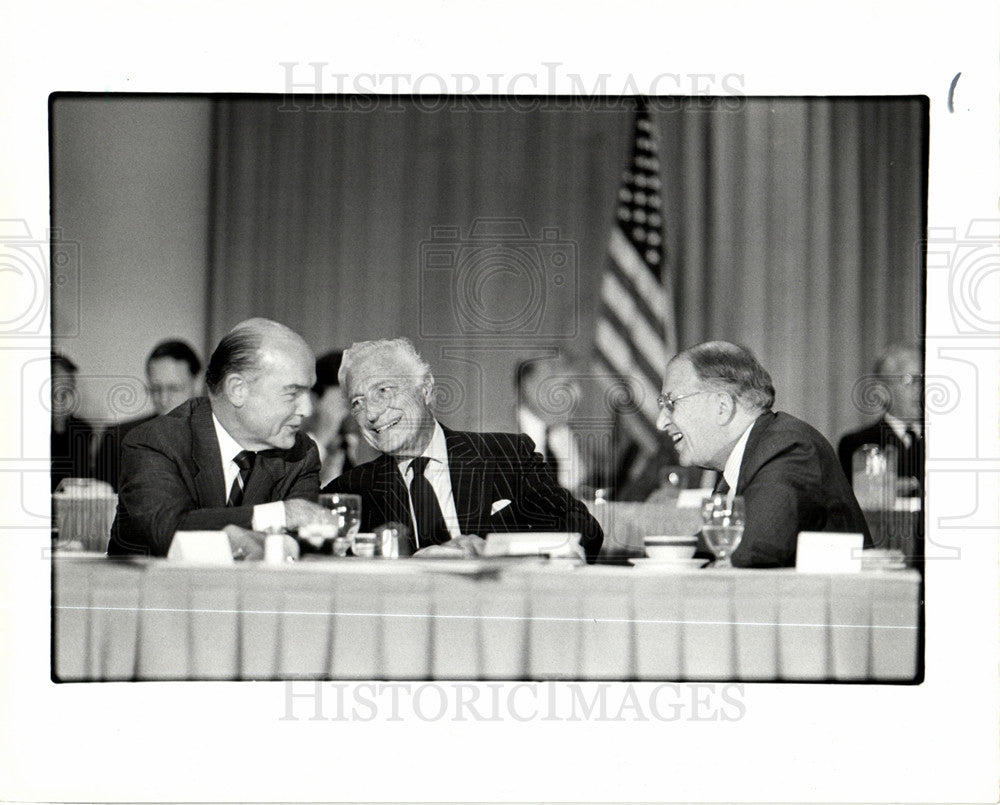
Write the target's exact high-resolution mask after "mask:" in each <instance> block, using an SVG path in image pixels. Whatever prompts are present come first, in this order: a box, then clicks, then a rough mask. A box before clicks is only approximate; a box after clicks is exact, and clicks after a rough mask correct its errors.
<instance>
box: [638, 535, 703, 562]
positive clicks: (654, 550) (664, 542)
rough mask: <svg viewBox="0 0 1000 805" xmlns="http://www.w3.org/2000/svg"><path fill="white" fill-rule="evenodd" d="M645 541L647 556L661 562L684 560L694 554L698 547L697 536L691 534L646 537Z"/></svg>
mask: <svg viewBox="0 0 1000 805" xmlns="http://www.w3.org/2000/svg"><path fill="white" fill-rule="evenodd" d="M645 543H646V556H648V557H649V558H650V559H656V560H657V561H660V562H683V561H685V560H687V559H690V558H691V557H692V556H694V552H695V549H696V548H697V547H698V540H697V538H695V537H693V536H691V535H687V536H683V537H671V536H652V537H646V539H645Z"/></svg>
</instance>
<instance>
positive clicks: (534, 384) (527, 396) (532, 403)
mask: <svg viewBox="0 0 1000 805" xmlns="http://www.w3.org/2000/svg"><path fill="white" fill-rule="evenodd" d="M515 391H516V392H517V426H518V429H519V430H520V431H521V433H524V434H526V435H527V436H528V437H529V438H530V439H531V440H532V441H533V442H534V443H535V448H536V449H537V450H538V452H539V453H541V454H542V457H543V458H544V459H545V463H546V464H547V465H548V466H549V468H550V469H552V471H553V472H554V473H555V476H556V480H557V481H558V482H559V485H560V486H562V487H564V488H565V489H569V490H570V491H571V492H573V493H574V494H577V493H578V492H579V490H580V487H581V486H582V485H583V483H584V482H585V481H586V480H587V478H588V474H589V469H590V468H589V467H588V466H587V461H586V459H585V458H584V454H583V450H581V449H580V445H579V444H578V442H577V438H576V434H575V433H574V432H573V429H572V428H571V425H570V417H571V416H572V414H573V411H574V409H575V408H576V406H577V404H578V403H579V400H580V395H581V391H580V384H579V382H578V381H577V380H576V379H575V378H574V377H573V375H572V373H571V372H570V367H569V365H568V363H567V362H566V361H565V360H564V359H562V358H551V359H536V360H530V361H525V362H524V363H522V364H520V366H518V367H517V373H516V375H515Z"/></svg>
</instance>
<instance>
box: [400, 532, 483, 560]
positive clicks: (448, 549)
mask: <svg viewBox="0 0 1000 805" xmlns="http://www.w3.org/2000/svg"><path fill="white" fill-rule="evenodd" d="M485 548H486V540H484V539H483V538H482V537H477V536H476V535H475V534H463V535H462V536H460V537H455V539H450V540H448V541H447V542H442V543H441V544H440V545H428V546H427V547H426V548H421V549H420V550H419V551H417V552H416V553H415V554H413V555H414V556H420V557H429V558H438V559H475V558H476V557H477V556H482V555H483V551H484V550H485Z"/></svg>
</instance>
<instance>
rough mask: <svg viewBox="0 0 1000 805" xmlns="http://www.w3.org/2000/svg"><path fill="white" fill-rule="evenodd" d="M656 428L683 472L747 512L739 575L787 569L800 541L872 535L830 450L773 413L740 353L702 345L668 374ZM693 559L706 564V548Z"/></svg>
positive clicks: (766, 388) (759, 375) (744, 352)
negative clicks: (711, 479) (829, 534)
mask: <svg viewBox="0 0 1000 805" xmlns="http://www.w3.org/2000/svg"><path fill="white" fill-rule="evenodd" d="M658 402H659V406H660V415H659V420H658V421H657V426H658V427H659V428H660V430H663V431H666V432H667V433H668V434H669V436H670V438H671V440H672V441H673V443H674V446H675V447H676V449H677V452H678V455H679V456H680V461H681V464H683V465H684V466H691V465H696V466H699V467H704V468H706V469H713V470H717V471H718V472H720V473H722V477H721V478H720V480H719V486H718V487H717V490H716V491H718V492H720V493H724V494H728V495H730V496H731V497H732V496H735V495H742V496H743V498H744V500H745V502H746V526H745V528H744V531H743V539H742V541H741V542H740V545H739V547H738V548H737V549H736V551H735V552H734V553H733V556H732V562H733V565H735V566H737V567H791V566H793V565H794V564H795V549H796V542H797V539H798V534H799V532H800V531H846V532H852V533H861V534H863V535H864V541H865V545H866V547H871V545H872V542H871V534H870V532H869V529H868V524H867V523H866V522H865V518H864V515H863V514H862V513H861V508H860V507H859V506H858V502H857V500H856V499H855V497H854V494H853V492H852V491H851V487H850V485H849V484H848V483H847V478H846V477H845V476H844V472H843V470H842V469H841V467H840V463H839V462H838V461H837V456H836V454H835V453H834V452H833V448H832V447H831V446H830V443H829V442H827V441H826V439H824V438H823V436H822V435H821V434H820V433H819V431H817V430H816V429H815V428H813V427H812V426H811V425H808V424H806V423H805V422H803V421H802V420H800V419H796V418H795V417H793V416H791V415H790V414H786V413H784V412H782V411H778V412H775V411H773V410H771V406H772V405H773V404H774V386H773V384H772V382H771V376H770V375H769V374H768V373H767V371H766V370H765V369H764V367H763V366H761V365H760V363H759V362H758V361H757V359H756V358H755V357H754V356H753V354H752V353H751V352H750V351H749V350H748V349H746V348H745V347H741V346H737V345H736V344H731V343H729V342H727V341H709V342H706V343H704V344H698V345H697V346H694V347H691V348H690V349H687V350H684V351H683V352H680V353H678V354H677V355H676V356H674V358H673V359H672V360H671V361H670V363H669V364H667V371H666V374H665V376H664V379H663V393H662V394H661V395H660V396H659V398H658ZM699 552H700V553H704V554H705V555H708V556H710V555H711V552H710V551H708V550H707V546H705V545H699Z"/></svg>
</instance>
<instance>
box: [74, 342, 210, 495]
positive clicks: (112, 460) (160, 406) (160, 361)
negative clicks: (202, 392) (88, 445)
mask: <svg viewBox="0 0 1000 805" xmlns="http://www.w3.org/2000/svg"><path fill="white" fill-rule="evenodd" d="M200 386H201V360H200V359H199V358H198V356H197V354H195V351H194V350H193V349H192V348H191V347H190V345H189V344H187V343H186V342H184V341H175V340H170V341H161V342H160V343H159V344H157V345H156V346H155V347H153V351H152V352H150V353H149V357H148V358H146V388H147V389H148V390H149V398H150V400H151V401H152V403H153V413H152V414H150V415H149V416H144V417H139V418H138V419H132V420H129V421H128V422H121V423H119V424H117V425H112V426H111V427H109V428H108V429H107V430H106V431H104V436H103V437H102V438H101V443H100V446H99V447H98V449H97V455H96V457H95V460H94V474H95V476H96V477H97V478H100V479H101V480H102V481H107V482H108V483H109V484H111V486H112V488H114V489H117V488H118V472H119V468H120V464H119V460H120V458H121V446H122V442H123V441H124V440H125V437H126V436H127V435H128V434H129V431H131V430H132V429H133V428H135V427H137V426H138V425H142V424H143V423H145V422H149V420H151V419H152V418H153V417H155V416H160V415H161V414H165V413H167V412H168V411H172V410H173V409H174V408H176V407H177V406H178V405H180V404H181V403H182V402H184V401H185V400H189V399H191V398H192V397H196V396H197V395H198V392H199V387H200Z"/></svg>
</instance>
